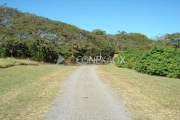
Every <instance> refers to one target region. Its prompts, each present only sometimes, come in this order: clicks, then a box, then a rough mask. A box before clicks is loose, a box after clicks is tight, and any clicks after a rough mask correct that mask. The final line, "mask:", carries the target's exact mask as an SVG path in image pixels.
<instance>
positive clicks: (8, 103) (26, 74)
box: [0, 65, 76, 120]
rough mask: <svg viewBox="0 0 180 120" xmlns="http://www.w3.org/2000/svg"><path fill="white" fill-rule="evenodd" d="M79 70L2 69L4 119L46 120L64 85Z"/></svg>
mask: <svg viewBox="0 0 180 120" xmlns="http://www.w3.org/2000/svg"><path fill="white" fill-rule="evenodd" d="M75 68H76V67H72V66H60V65H39V66H15V67H10V68H5V69H0V101H1V102H0V119H1V120H2V119H3V120H11V119H12V120H19V119H23V120H37V119H38V120H39V119H43V117H44V114H45V113H46V112H47V111H48V109H49V108H50V106H51V105H52V103H53V100H54V98H55V97H56V96H57V95H58V94H59V93H60V83H61V82H62V80H63V79H65V78H66V77H67V76H68V75H69V74H70V73H71V72H72V71H73V70H74V69H75Z"/></svg>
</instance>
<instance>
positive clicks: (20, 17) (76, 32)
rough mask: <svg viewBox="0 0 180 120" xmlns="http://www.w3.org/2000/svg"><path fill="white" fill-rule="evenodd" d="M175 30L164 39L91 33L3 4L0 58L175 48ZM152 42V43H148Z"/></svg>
mask: <svg viewBox="0 0 180 120" xmlns="http://www.w3.org/2000/svg"><path fill="white" fill-rule="evenodd" d="M178 36H179V33H174V34H168V35H167V36H165V38H167V39H166V40H168V41H167V42H164V41H165V40H162V39H160V38H158V40H157V41H153V40H151V39H149V38H148V37H147V36H145V35H143V34H141V33H127V32H125V31H119V32H118V33H117V34H115V35H111V34H106V32H105V31H103V30H101V29H95V30H93V31H91V32H89V31H86V30H82V29H80V28H78V27H76V26H73V25H70V24H66V23H63V22H60V21H53V20H50V19H48V18H44V17H40V16H36V15H35V14H31V13H23V12H21V11H19V10H17V9H14V8H10V7H8V6H7V5H6V4H4V5H1V6H0V57H1V58H2V57H15V58H30V59H32V60H37V61H44V62H56V61H57V59H58V54H61V55H62V56H63V57H65V58H66V59H67V58H69V57H71V56H72V55H73V56H75V57H76V56H83V55H91V56H96V55H99V54H100V53H101V55H103V56H113V54H114V53H119V52H120V51H123V50H126V49H127V48H138V49H141V50H147V49H150V48H151V47H152V46H156V45H159V44H166V45H174V46H175V47H179V39H178ZM152 43H153V44H152Z"/></svg>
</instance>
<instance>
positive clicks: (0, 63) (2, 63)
mask: <svg viewBox="0 0 180 120" xmlns="http://www.w3.org/2000/svg"><path fill="white" fill-rule="evenodd" d="M17 65H38V62H35V61H30V60H23V59H21V60H19V59H12V58H8V59H7V58H0V68H7V67H11V66H17Z"/></svg>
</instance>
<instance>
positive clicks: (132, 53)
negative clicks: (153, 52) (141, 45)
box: [114, 48, 143, 69]
mask: <svg viewBox="0 0 180 120" xmlns="http://www.w3.org/2000/svg"><path fill="white" fill-rule="evenodd" d="M142 53H143V51H141V50H139V49H137V48H128V49H126V50H124V51H122V52H120V54H119V55H118V56H117V58H115V59H114V61H115V64H116V65H117V66H118V67H123V68H130V69H131V68H134V66H135V64H136V61H137V60H138V58H139V57H140V56H141V55H142ZM123 58H125V59H124V62H125V63H122V62H121V59H123Z"/></svg>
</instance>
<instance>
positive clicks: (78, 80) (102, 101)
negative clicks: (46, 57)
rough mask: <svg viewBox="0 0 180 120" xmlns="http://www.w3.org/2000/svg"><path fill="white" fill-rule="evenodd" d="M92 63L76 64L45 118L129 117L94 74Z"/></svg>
mask: <svg viewBox="0 0 180 120" xmlns="http://www.w3.org/2000/svg"><path fill="white" fill-rule="evenodd" d="M96 67H97V66H80V67H79V68H78V69H77V70H76V71H75V72H74V73H73V74H71V76H69V78H67V80H66V81H65V84H64V87H63V92H62V95H61V96H59V97H57V98H56V100H55V104H54V105H53V106H52V108H51V109H50V111H49V112H48V113H47V114H46V115H45V120H132V118H131V114H130V113H129V112H128V111H127V109H126V108H125V107H124V106H123V104H122V103H121V102H120V100H119V99H118V97H117V96H116V95H115V94H114V92H113V91H112V90H111V89H110V88H109V87H108V85H105V84H104V83H103V82H102V81H101V80H100V79H99V78H98V75H97V73H96V70H95V69H96Z"/></svg>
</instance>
